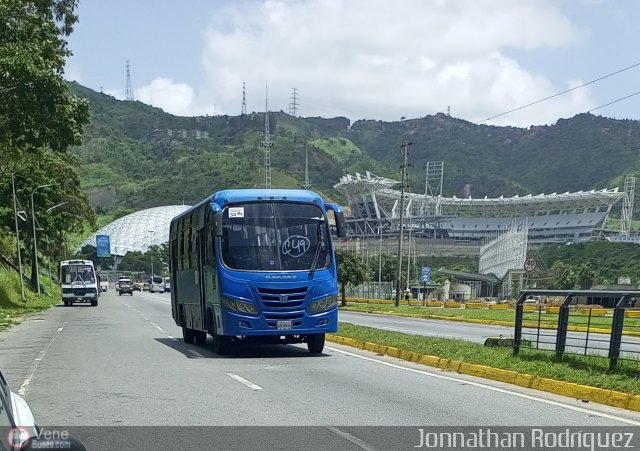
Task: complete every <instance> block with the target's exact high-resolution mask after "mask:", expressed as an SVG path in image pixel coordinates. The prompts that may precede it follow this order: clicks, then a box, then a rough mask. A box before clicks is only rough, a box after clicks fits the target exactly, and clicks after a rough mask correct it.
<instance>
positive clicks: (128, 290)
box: [118, 279, 133, 296]
mask: <svg viewBox="0 0 640 451" xmlns="http://www.w3.org/2000/svg"><path fill="white" fill-rule="evenodd" d="M118 284H119V286H118V295H120V296H122V295H123V294H130V295H131V296H133V285H132V284H131V279H120V280H118Z"/></svg>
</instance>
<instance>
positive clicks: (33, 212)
mask: <svg viewBox="0 0 640 451" xmlns="http://www.w3.org/2000/svg"><path fill="white" fill-rule="evenodd" d="M48 186H53V184H52V183H49V184H47V185H40V186H36V188H35V189H34V190H33V191H31V220H32V221H33V258H34V260H35V264H36V287H37V288H38V294H40V268H39V267H38V239H37V237H36V209H35V205H34V201H33V195H34V194H35V193H36V191H38V190H39V189H40V188H46V187H48Z"/></svg>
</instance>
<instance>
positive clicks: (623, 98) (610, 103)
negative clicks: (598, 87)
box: [587, 91, 640, 113]
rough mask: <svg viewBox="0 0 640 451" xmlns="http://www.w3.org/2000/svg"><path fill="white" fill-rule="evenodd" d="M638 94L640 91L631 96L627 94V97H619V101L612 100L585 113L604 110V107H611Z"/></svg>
mask: <svg viewBox="0 0 640 451" xmlns="http://www.w3.org/2000/svg"><path fill="white" fill-rule="evenodd" d="M638 94H640V91H636V92H634V93H633V94H629V95H628V96H624V97H621V98H619V99H616V100H613V101H611V102H609V103H605V104H604V105H600V106H597V107H595V108H591V109H590V110H589V111H587V113H591V112H592V111H595V110H599V109H600V108H604V107H606V106H609V105H613V104H614V103H618V102H622V101H623V100H625V99H628V98H629V97H633V96H637V95H638Z"/></svg>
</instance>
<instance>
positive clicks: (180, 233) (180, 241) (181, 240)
mask: <svg viewBox="0 0 640 451" xmlns="http://www.w3.org/2000/svg"><path fill="white" fill-rule="evenodd" d="M183 258H184V229H183V228H182V220H180V222H179V223H178V255H176V260H177V262H178V269H180V270H182V269H184V263H183V260H182V259H183Z"/></svg>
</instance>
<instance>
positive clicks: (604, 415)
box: [326, 346, 640, 426]
mask: <svg viewBox="0 0 640 451" xmlns="http://www.w3.org/2000/svg"><path fill="white" fill-rule="evenodd" d="M326 348H327V349H331V350H332V351H336V352H339V353H341V354H345V355H348V356H351V357H356V358H358V359H362V360H368V361H369V362H373V363H377V364H380V365H385V366H389V367H391V368H396V369H399V370H403V371H409V372H411V373H418V374H423V375H425V376H429V377H434V378H437V379H444V380H448V381H453V382H459V383H465V384H468V385H473V386H474V387H478V388H484V389H486V390H491V391H495V392H498V393H504V394H507V395H512V396H517V397H519V398H524V399H528V400H530V401H537V402H541V403H543V404H549V405H552V406H555V407H562V408H564V409H569V410H573V411H575V412H580V413H586V414H589V415H595V416H598V417H602V418H607V419H609V420H614V421H620V422H622V423H627V424H632V425H634V426H640V421H634V420H629V419H627V418H622V417H618V416H616V415H610V414H608V413H601V412H597V411H595V410H589V409H584V408H582V407H576V406H572V405H569V404H564V403H561V402H558V401H552V400H550V399H542V398H537V397H535V396H531V395H525V394H524V393H518V392H515V391H511V390H506V389H504V388H498V387H492V386H491V385H485V384H481V383H479V382H473V381H469V380H467V379H459V378H456V377H451V376H444V375H442V374H435V373H429V372H428V371H422V370H418V369H415V368H409V367H406V366H401V365H396V364H395V363H390V362H385V361H384V360H378V359H374V358H371V357H366V356H363V355H358V354H354V353H352V352H349V351H344V350H342V349H338V348H334V347H331V346H326Z"/></svg>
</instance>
